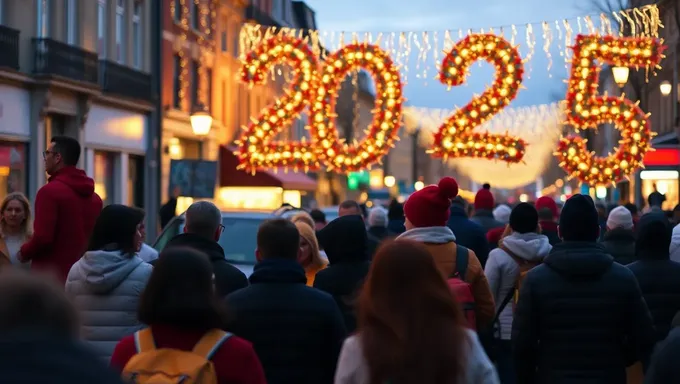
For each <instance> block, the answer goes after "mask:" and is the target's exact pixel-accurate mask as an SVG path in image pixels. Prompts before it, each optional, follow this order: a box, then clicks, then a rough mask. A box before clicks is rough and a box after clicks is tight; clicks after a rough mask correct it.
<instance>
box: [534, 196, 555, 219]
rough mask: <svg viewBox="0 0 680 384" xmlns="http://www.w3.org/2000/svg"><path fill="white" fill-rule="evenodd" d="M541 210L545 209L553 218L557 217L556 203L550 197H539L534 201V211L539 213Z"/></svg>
mask: <svg viewBox="0 0 680 384" xmlns="http://www.w3.org/2000/svg"><path fill="white" fill-rule="evenodd" d="M543 208H547V209H549V210H550V212H551V213H552V215H553V217H557V216H558V214H557V213H558V212H557V203H555V200H553V199H552V197H550V196H541V197H539V198H538V200H536V210H537V211H540V210H541V209H543Z"/></svg>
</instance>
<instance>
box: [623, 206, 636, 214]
mask: <svg viewBox="0 0 680 384" xmlns="http://www.w3.org/2000/svg"><path fill="white" fill-rule="evenodd" d="M624 207H626V209H627V210H628V211H629V212H630V214H631V215H633V216H635V215H637V214H638V207H637V205H635V204H633V203H626V204H624Z"/></svg>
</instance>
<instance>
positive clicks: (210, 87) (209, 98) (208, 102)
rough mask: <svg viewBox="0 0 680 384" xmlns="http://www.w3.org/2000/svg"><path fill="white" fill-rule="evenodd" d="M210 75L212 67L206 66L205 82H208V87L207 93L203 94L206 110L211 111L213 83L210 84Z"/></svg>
mask: <svg viewBox="0 0 680 384" xmlns="http://www.w3.org/2000/svg"><path fill="white" fill-rule="evenodd" d="M212 76H213V72H212V69H210V68H208V69H206V70H205V78H206V82H207V83H208V89H207V91H208V92H207V95H205V106H206V107H208V110H209V111H210V112H212V110H213V108H212V92H213V84H212V81H213V79H212Z"/></svg>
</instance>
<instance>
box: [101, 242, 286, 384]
mask: <svg viewBox="0 0 680 384" xmlns="http://www.w3.org/2000/svg"><path fill="white" fill-rule="evenodd" d="M214 278H215V276H214V274H213V271H212V265H211V263H210V260H209V258H208V256H207V255H206V254H205V253H203V252H200V251H196V250H194V249H191V248H187V247H173V248H166V249H165V250H164V251H163V252H161V254H160V255H159V256H158V261H157V262H156V264H155V266H154V270H153V273H152V274H151V278H150V279H149V283H148V284H147V286H146V289H144V291H143V292H142V296H141V297H140V300H139V307H138V311H137V318H138V319H139V321H141V322H142V323H144V324H148V325H149V329H150V330H151V334H152V337H153V342H154V344H155V346H156V348H157V349H163V348H165V349H174V350H180V351H185V352H189V351H191V350H193V349H194V347H195V346H196V344H197V343H198V342H199V340H201V338H202V337H203V336H204V335H205V334H206V332H208V331H210V330H214V329H224V328H226V325H227V321H228V317H229V314H228V313H227V310H228V308H226V307H225V306H224V304H223V302H222V301H220V300H219V299H218V298H217V296H215V287H214ZM137 353H138V351H137V344H136V342H135V335H134V334H132V335H129V336H125V337H124V338H123V339H122V340H121V341H120V342H118V344H117V345H116V348H115V349H114V351H113V355H112V356H111V363H110V366H111V368H112V369H113V370H115V371H117V372H121V373H122V372H123V371H124V370H125V366H126V365H127V364H128V362H129V361H130V359H132V357H133V356H135V355H136V354H137ZM282 358H284V359H285V356H282ZM210 361H212V363H213V365H214V366H215V374H216V375H217V383H218V384H235V383H238V384H266V382H267V381H266V379H265V375H264V370H263V369H262V364H261V363H260V359H259V358H258V357H257V354H256V353H255V350H254V349H253V346H252V344H251V343H250V342H248V341H246V340H244V339H242V338H240V337H238V336H235V335H231V336H230V337H229V338H227V339H226V340H225V341H224V342H223V343H221V344H219V346H218V347H217V349H216V351H215V353H214V355H213V356H212V358H211V359H210ZM291 384H292V383H291Z"/></svg>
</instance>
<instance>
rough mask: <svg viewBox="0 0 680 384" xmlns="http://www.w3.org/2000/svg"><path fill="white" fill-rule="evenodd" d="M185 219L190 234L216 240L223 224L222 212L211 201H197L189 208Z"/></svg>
mask: <svg viewBox="0 0 680 384" xmlns="http://www.w3.org/2000/svg"><path fill="white" fill-rule="evenodd" d="M184 219H185V222H186V223H185V226H186V231H187V232H188V233H193V234H195V235H199V236H201V237H204V238H207V239H210V240H214V239H215V234H216V233H217V230H218V229H219V227H220V225H221V224H222V212H220V209H219V208H217V206H216V205H215V204H213V203H211V202H209V201H197V202H195V203H193V204H191V205H190V206H189V208H188V209H187V211H186V213H185V214H184Z"/></svg>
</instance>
